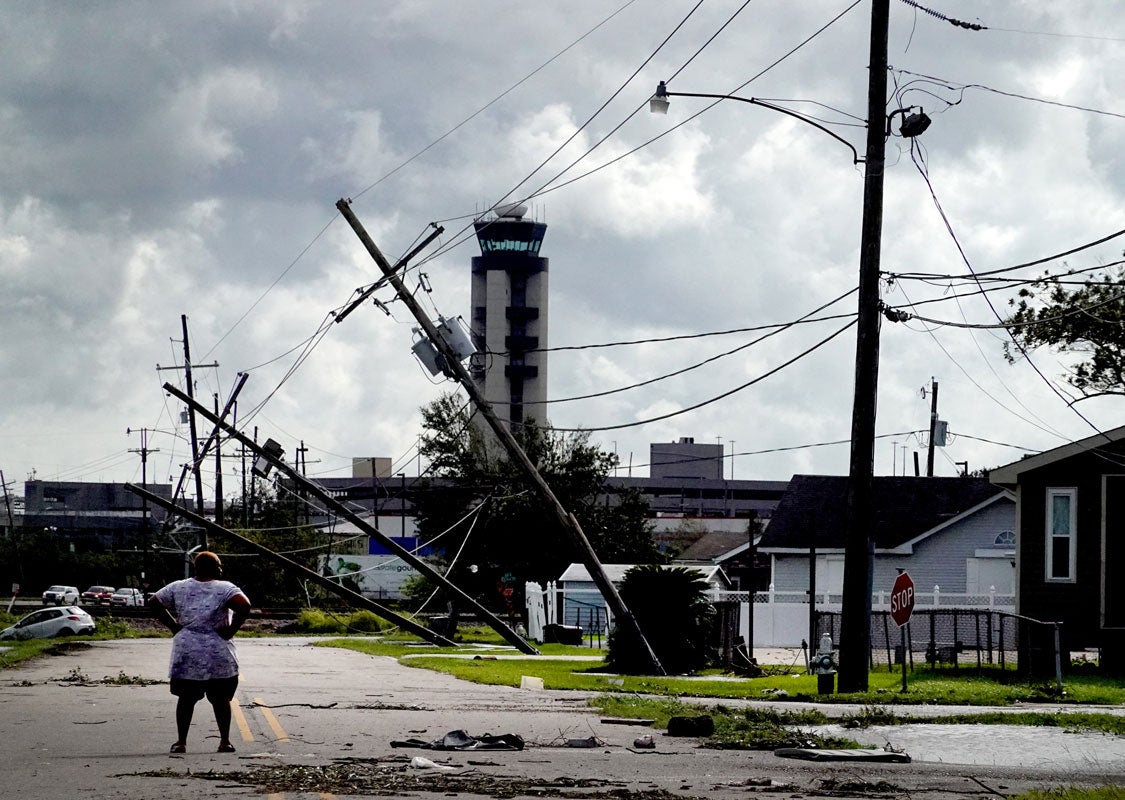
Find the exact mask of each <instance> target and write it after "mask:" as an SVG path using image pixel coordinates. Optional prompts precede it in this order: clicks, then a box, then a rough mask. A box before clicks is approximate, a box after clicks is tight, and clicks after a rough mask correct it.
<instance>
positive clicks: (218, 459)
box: [214, 392, 226, 527]
mask: <svg viewBox="0 0 1125 800" xmlns="http://www.w3.org/2000/svg"><path fill="white" fill-rule="evenodd" d="M214 399H215V416H218V415H219V393H218V392H215V394H214ZM225 516H226V515H225V512H224V510H223V456H222V440H220V439H215V522H216V523H217V524H218V525H219V526H220V527H222V526H223V525H224V524H225V522H224V519H223V518H224V517H225Z"/></svg>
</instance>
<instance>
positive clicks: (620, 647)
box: [606, 564, 714, 675]
mask: <svg viewBox="0 0 1125 800" xmlns="http://www.w3.org/2000/svg"><path fill="white" fill-rule="evenodd" d="M706 590H707V582H706V581H705V580H704V579H703V578H702V577H701V576H700V574H699V573H698V572H696V571H695V570H689V569H685V568H684V567H661V566H657V565H651V564H645V565H640V566H636V567H632V568H631V569H630V570H629V571H628V572H626V573H625V577H624V578H623V579H622V581H621V588H620V590H619V591H620V593H621V599H622V600H623V601H624V602H625V605H626V606H628V608H629V610H630V611H631V612H632V613H633V617H634V618H635V619H636V620H637V625H638V627H640V629H641V632H642V633H644V636H645V639H646V640H647V641H648V644H649V647H651V648H652V651H653V652H654V653H655V654H656V657H657V658H658V659H659V660H660V665H661V666H662V667H664V671H665V672H667V673H668V674H669V675H684V674H687V673H690V672H695V671H697V670H700V669H702V668H704V667H706V666H707V665H708V663H709V661H710V649H711V648H710V646H709V643H708V639H709V636H710V630H711V618H712V616H713V615H714V609H713V608H712V607H711V604H710V603H709V602H708V601H707V598H706V596H705V595H704V592H705V591H706ZM606 661H607V665H608V666H609V667H610V668H611V669H613V670H615V671H617V672H621V673H625V674H627V675H643V674H651V672H652V667H651V662H650V659H649V657H648V654H647V652H646V651H645V650H644V648H643V646H642V645H641V643H640V642H639V641H638V640H637V639H636V637H635V635H633V634H632V633H631V632H630V631H627V630H625V629H623V628H620V627H618V628H615V629H614V630H613V631H612V632H611V633H610V635H609V652H608V655H607V658H606Z"/></svg>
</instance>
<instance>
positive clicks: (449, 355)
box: [336, 0, 886, 675]
mask: <svg viewBox="0 0 1125 800" xmlns="http://www.w3.org/2000/svg"><path fill="white" fill-rule="evenodd" d="M885 1H886V0H884V2H885ZM885 80H886V76H885V75H884V81H885ZM336 208H337V209H338V210H339V212H340V213H341V214H342V215H343V217H344V219H345V220H347V222H348V224H349V225H351V227H352V230H353V231H355V234H356V236H358V237H359V240H360V242H362V243H363V246H364V247H365V248H366V249H367V253H368V255H370V256H371V258H372V259H373V260H374V261H375V263H376V264H377V265H378V266H379V269H380V270H382V272H383V275H384V277H385V278H386V279H387V281H389V282H390V284H391V285H392V286H393V287H394V289H395V292H397V293H398V298H399V299H400V300H401V301H402V302H403V304H404V305H405V306H406V307H407V308H408V309H409V310H410V312H411V313H412V314H413V315H414V318H415V319H416V320H417V321H418V324H419V325H420V326H421V328H422V330H423V331H424V332H425V334H426V337H427V338H428V339H429V340H430V342H431V343H432V344H433V346H434V347H435V348H437V350H438V352H439V353H440V354H441V356H442V358H443V359H444V361H445V369H446V373H447V374H448V375H449V376H450V377H452V378H455V379H456V380H457V381H458V382H459V383H460V384H461V388H463V389H464V390H465V393H466V394H468V396H469V399H470V400H471V401H472V402H473V405H474V406H475V407H476V409H477V411H478V412H479V413H480V414H481V416H482V417H484V420H485V422H487V423H488V426H489V428H491V429H492V432H493V433H494V434H495V435H496V438H497V440H498V441H499V442H500V443H501V445H503V447H504V449H505V450H506V451H507V453H508V457H509V458H511V459H512V461H513V462H514V463H515V464H517V465H519V467H520V468H521V469H522V470H523V472H524V474H525V475H526V477H527V479H528V480H529V481H530V483H531V485H532V487H533V488H534V489H535V491H536V493H537V494H538V495H539V496H540V498H541V499H542V500H543V501H544V502H545V503H546V504H547V507H548V508H549V509H550V510H551V512H552V513H553V514H554V515H555V519H556V520H557V522H558V524H559V527H560V528H561V529H562V530H563V531H564V532H565V533H566V534H567V535H568V536H569V537H570V539H571V541H572V543H573V544H574V546H575V549H577V550H578V554H579V556H580V557H581V560H582V563H583V564H584V565H585V566H586V570H587V571H588V572H589V573H590V577H591V579H593V581H594V585H596V586H597V587H598V591H600V592H601V595H602V597H603V598H605V601H606V604H607V605H608V606H609V607H610V610H611V611H612V612H613V614H614V616H615V617H616V618H617V625H618V626H619V627H620V628H621V629H622V630H624V631H627V632H628V633H629V634H630V635H631V636H633V637H634V638H635V639H636V640H637V642H638V643H639V644H640V646H641V647H642V648H643V650H644V651H645V653H646V654H647V655H648V659H649V662H650V663H651V664H652V668H653V670H654V672H655V674H658V675H664V674H665V672H664V667H663V666H661V664H660V659H658V658H657V656H656V653H654V652H653V650H652V647H650V646H649V643H648V640H647V639H646V638H645V635H644V632H643V631H641V628H640V626H639V625H638V624H637V620H636V618H635V617H634V616H633V614H632V612H630V611H629V609H628V608H627V607H626V605H625V603H624V601H623V600H622V599H621V595H620V594H618V592H617V587H616V586H614V585H613V582H612V581H610V579H609V577H608V576H607V575H606V574H605V570H604V569H602V565H601V562H600V561H598V556H597V554H596V553H595V552H594V548H593V547H591V546H590V541H589V539H587V538H586V534H585V532H584V531H583V530H582V526H581V525H579V524H578V520H577V519H575V517H574V515H573V514H571V513H570V512H568V511H567V510H566V509H565V508H563V505H562V503H560V502H559V499H558V498H557V497H556V496H555V493H554V492H553V491H552V490H551V487H550V486H549V485H548V484H547V482H546V481H545V480H544V479H543V476H542V475H540V474H539V470H538V469H536V467H535V465H534V464H533V463H531V459H530V458H528V456H527V453H525V452H524V451H523V448H521V447H520V445H519V442H517V441H516V439H515V437H514V436H513V435H512V432H511V431H510V430H508V428H507V427H506V426H505V425H504V423H502V422H501V421H500V419H499V418H498V417H497V416H496V412H495V411H493V409H492V404H491V403H489V402H488V400H486V399H485V397H484V395H483V394H481V392H480V390H479V389H478V388H477V385H476V384H475V383H474V382H473V379H472V376H470V375H469V372H468V370H466V369H465V367H464V365H463V364H462V363H461V361H460V359H459V358H458V356H457V354H456V353H454V352H453V349H452V348H451V347H450V346H449V344H448V343H447V342H446V341H445V339H444V338H443V337H442V336H441V334H439V333H438V330H437V327H436V326H435V325H434V324H433V322H431V321H430V318H429V317H428V316H426V314H425V312H424V311H423V310H422V308H421V307H420V306H419V305H418V302H417V301H416V300H415V299H414V296H413V295H412V294H411V293H410V292H409V291H408V290H407V288H406V286H405V285H404V284H403V282H402V280H401V279H400V278H399V276H398V275H397V274H396V272H395V270H394V268H393V267H392V266H391V264H390V262H389V261H387V259H386V257H385V256H384V255H383V253H382V252H381V251H380V250H379V248H378V247H377V246H376V245H375V242H374V241H372V239H371V237H370V236H369V235H368V233H367V231H366V230H365V229H364V227H363V224H362V223H361V222H360V221H359V219H358V218H357V217H356V215H355V214H354V213H353V212H352V209H351V206H350V205H349V203H348V201H347V200H340V201H338V202H337V203H336Z"/></svg>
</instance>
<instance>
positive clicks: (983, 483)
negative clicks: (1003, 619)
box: [758, 475, 1016, 608]
mask: <svg viewBox="0 0 1125 800" xmlns="http://www.w3.org/2000/svg"><path fill="white" fill-rule="evenodd" d="M847 480H848V479H847V478H846V477H842V476H825V475H795V476H793V479H792V480H791V481H790V483H789V489H788V490H787V491H786V493H785V495H784V496H783V497H782V499H781V502H780V503H779V504H778V507H777V509H776V510H775V511H774V515H773V518H772V519H771V520H770V524H769V526H768V527H767V528H766V531H765V533H764V534H763V535H762V539H761V541H760V543H759V546H758V550H759V552H760V553H761V554H762V555H764V556H766V557H768V558H769V561H770V575H771V580H770V583H771V590H772V592H771V597H772V599H773V600H775V601H780V602H786V601H788V602H806V603H807V596H808V595H807V593H808V592H809V591H810V589H811V590H812V591H813V592H815V594H816V597H817V605H818V606H819V607H828V608H831V607H833V606H838V604H839V603H840V600H841V594H842V592H843V582H844V543H845V540H846V536H847V532H846V525H845V521H846V493H847ZM874 502H875V517H876V521H875V529H874V530H873V531H872V540H873V542H874V553H875V558H874V562H875V565H874V574H873V581H872V588H873V595H872V603H873V607H876V608H879V607H881V606H883V605H884V604H885V603H886V602H887V601H888V599H889V594H890V588H891V585H892V584H893V583H894V579H895V576H896V575H897V574H898V572H899V570H906V571H907V572H909V573H910V576H911V577H912V578H913V580H914V585H915V587H916V592H917V603H918V604H919V606H924V605H927V604H939V605H942V606H962V607H978V608H979V607H984V606H995V607H1012V606H1014V604H1015V598H1014V595H1015V550H1016V537H1015V529H1016V515H1015V499H1014V497H1013V495H1012V494H1011V493H1009V492H1007V491H1005V490H1003V489H1000V488H999V487H996V486H994V485H992V484H990V483H989V482H988V481H987V480H985V479H982V478H968V477H958V478H910V477H897V476H882V477H876V478H875V485H874Z"/></svg>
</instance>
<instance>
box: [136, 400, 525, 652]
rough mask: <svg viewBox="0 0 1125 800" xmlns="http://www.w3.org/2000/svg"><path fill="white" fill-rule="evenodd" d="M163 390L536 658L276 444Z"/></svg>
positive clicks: (515, 636) (498, 622) (504, 627)
mask: <svg viewBox="0 0 1125 800" xmlns="http://www.w3.org/2000/svg"><path fill="white" fill-rule="evenodd" d="M164 390H165V391H166V392H168V393H169V394H171V395H173V396H175V397H178V398H179V399H180V400H183V401H184V402H186V403H188V404H189V405H191V406H192V407H193V408H195V409H196V410H197V411H198V412H199V414H200V416H202V417H203V418H204V419H207V420H209V421H210V422H212V423H213V424H214V425H215V431H216V433H217V432H218V431H219V429H222V430H224V431H226V432H227V433H228V434H230V435H231V436H232V437H233V438H235V439H237V440H238V441H240V442H241V443H242V444H243V445H244V446H245V447H249V448H250V450H252V451H253V452H254V454H255V455H256V456H257V457H259V458H264V459H265V460H266V461H268V462H269V463H270V464H271V465H273V466H276V467H277V468H278V469H279V470H280V471H281V472H284V473H285V475H286V476H287V477H288V478H289V479H290V480H291V481H293V483H294V485H296V486H297V488H298V490H303V491H304V492H307V493H308V494H311V495H312V496H314V497H316V498H317V499H318V500H320V501H321V502H322V503H324V505H325V507H327V508H329V509H331V510H332V511H334V512H336V513H337V514H339V515H340V516H341V517H343V518H344V519H346V520H348V521H349V522H351V523H352V524H354V525H355V526H356V527H357V528H359V529H360V530H361V531H363V532H364V533H366V534H367V535H368V536H370V537H371V538H373V539H375V540H376V541H378V542H379V543H380V544H381V545H383V546H384V547H386V548H387V549H388V550H389V551H390V552H391V553H393V554H394V555H396V556H398V557H399V558H401V559H402V560H403V561H404V562H406V563H407V564H409V565H410V566H412V567H414V569H416V570H418V571H419V572H421V573H422V574H423V575H425V576H426V577H427V578H429V579H430V580H432V581H434V582H435V583H437V584H438V585H440V586H441V587H442V588H444V589H446V590H447V591H449V592H452V593H453V594H455V595H456V596H457V597H458V598H459V599H461V600H463V601H464V602H466V603H468V604H469V606H471V607H472V609H473V611H475V612H476V613H477V614H479V615H480V617H481V619H483V620H484V621H485V623H486V624H488V625H489V626H490V627H491V628H492V629H493V630H494V631H496V632H497V633H499V634H500V635H501V636H503V637H504V639H506V640H507V642H508V643H509V644H511V645H512V646H513V647H515V648H516V649H518V650H519V651H520V652H521V653H525V654H527V655H538V654H539V651H538V650H537V649H535V647H534V646H532V645H531V644H530V643H529V642H528V641H527V640H526V639H524V638H523V637H522V636H520V635H519V634H517V633H516V632H515V631H513V630H512V629H511V628H510V627H508V626H507V625H506V624H504V621H503V620H501V619H500V618H499V617H497V616H496V615H495V614H493V613H492V612H491V611H489V610H488V609H486V608H485V607H484V606H483V605H481V603H480V602H479V601H478V600H477V599H476V598H475V597H472V596H470V595H467V594H465V592H464V591H462V590H461V588H460V587H458V586H457V585H456V584H454V583H453V582H451V581H450V580H449V579H448V578H446V577H445V576H444V575H442V574H441V573H440V572H438V571H437V570H435V569H434V568H433V567H432V566H430V565H429V564H427V563H426V562H425V561H424V560H423V559H421V558H419V557H418V556H417V555H415V554H414V553H412V552H411V551H410V550H407V549H406V548H405V547H403V546H402V545H400V544H399V543H398V542H396V541H395V540H394V539H392V538H391V537H389V536H385V535H384V534H383V533H382V532H381V531H380V530H379V529H378V528H377V527H375V526H374V525H372V524H370V523H369V522H367V520H365V519H363V518H362V517H360V516H359V514H357V513H355V511H353V510H352V509H350V508H348V507H347V506H346V505H344V504H343V503H341V502H340V501H339V500H337V499H336V498H335V497H333V496H332V495H331V494H330V493H329V492H327V491H326V490H325V489H324V488H323V487H321V486H320V485H319V484H317V483H315V482H314V481H310V480H309V479H308V478H306V477H305V476H304V475H302V474H301V473H300V472H299V471H298V470H297V469H296V468H294V467H292V466H290V465H289V464H286V463H285V462H284V461H282V460H281V459H280V458H279V457H278V455H279V453H280V449H281V448H280V445H277V443H276V442H274V441H273V440H271V439H267V440H266V444H265V445H259V444H258V443H257V442H256V441H254V440H252V439H251V438H250V437H249V436H247V435H246V434H244V433H243V432H242V431H240V430H238V429H237V428H235V427H234V426H233V425H231V424H230V423H228V422H224V421H223V420H222V419H220V418H219V417H218V416H217V415H213V414H211V412H209V411H208V410H207V409H206V408H205V407H203V406H202V405H200V404H199V403H196V402H195V401H194V400H191V399H189V398H188V397H187V395H185V394H184V393H182V392H181V391H180V390H179V389H177V388H176V387H175V386H173V385H172V384H170V383H166V384H164ZM271 446H276V447H277V451H276V452H271V451H270V447H271ZM251 471H253V470H251ZM134 491H135V490H134Z"/></svg>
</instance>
